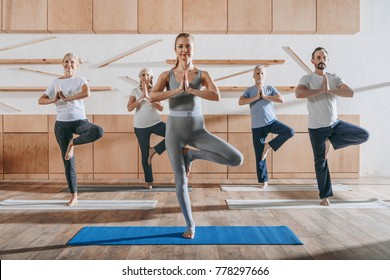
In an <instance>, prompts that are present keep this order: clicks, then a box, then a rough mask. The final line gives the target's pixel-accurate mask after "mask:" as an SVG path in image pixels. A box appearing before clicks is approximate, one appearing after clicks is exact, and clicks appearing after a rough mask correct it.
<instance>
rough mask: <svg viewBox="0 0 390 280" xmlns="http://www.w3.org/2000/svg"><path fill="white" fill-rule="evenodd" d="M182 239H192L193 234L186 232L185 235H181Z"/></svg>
mask: <svg viewBox="0 0 390 280" xmlns="http://www.w3.org/2000/svg"><path fill="white" fill-rule="evenodd" d="M183 237H184V238H186V239H194V237H195V232H191V231H186V232H185V233H183Z"/></svg>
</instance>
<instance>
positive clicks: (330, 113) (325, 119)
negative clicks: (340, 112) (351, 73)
mask: <svg viewBox="0 0 390 280" xmlns="http://www.w3.org/2000/svg"><path fill="white" fill-rule="evenodd" d="M326 75H327V77H328V81H329V88H330V89H337V88H338V87H339V86H340V85H341V84H344V81H343V79H342V78H340V77H339V76H338V75H337V74H331V73H326ZM322 80H323V77H322V76H320V75H318V74H316V73H314V72H313V73H311V74H309V75H305V76H303V77H302V78H301V80H300V81H299V85H303V86H306V87H307V88H309V89H319V88H320V87H321V84H322ZM307 110H308V112H309V128H314V129H315V128H321V127H328V126H331V125H333V124H334V123H336V122H337V96H336V95H334V94H330V93H322V94H319V95H316V96H313V97H309V98H308V99H307Z"/></svg>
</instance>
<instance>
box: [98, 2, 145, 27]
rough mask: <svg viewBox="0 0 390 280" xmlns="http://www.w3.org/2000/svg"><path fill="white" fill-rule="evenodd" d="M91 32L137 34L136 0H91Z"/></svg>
mask: <svg viewBox="0 0 390 280" xmlns="http://www.w3.org/2000/svg"><path fill="white" fill-rule="evenodd" d="M141 2H144V1H141ZM93 31H95V32H96V33H137V32H138V31H137V0H115V1H112V0H93Z"/></svg>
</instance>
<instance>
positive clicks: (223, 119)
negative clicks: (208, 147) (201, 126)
mask: <svg viewBox="0 0 390 280" xmlns="http://www.w3.org/2000/svg"><path fill="white" fill-rule="evenodd" d="M204 121H205V126H206V129H207V130H208V131H210V132H213V133H214V132H225V133H226V132H227V131H228V130H227V116H226V115H205V116H204Z"/></svg>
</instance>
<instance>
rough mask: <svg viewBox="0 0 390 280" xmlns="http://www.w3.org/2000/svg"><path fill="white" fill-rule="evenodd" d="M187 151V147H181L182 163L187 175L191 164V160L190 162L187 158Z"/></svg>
mask: <svg viewBox="0 0 390 280" xmlns="http://www.w3.org/2000/svg"><path fill="white" fill-rule="evenodd" d="M189 151H190V149H188V148H183V149H182V152H183V157H184V164H185V166H186V176H187V177H188V176H189V175H190V172H191V165H192V162H190V160H189V158H188V153H189Z"/></svg>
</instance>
